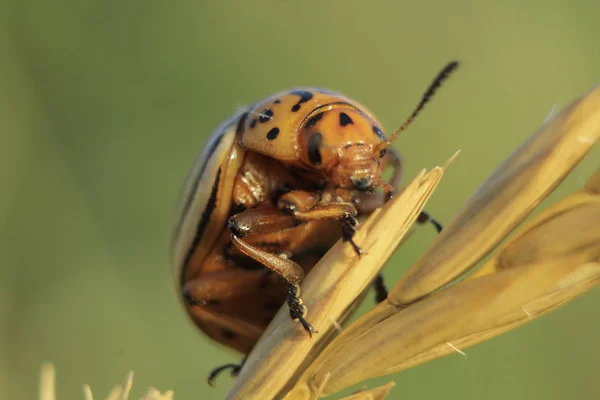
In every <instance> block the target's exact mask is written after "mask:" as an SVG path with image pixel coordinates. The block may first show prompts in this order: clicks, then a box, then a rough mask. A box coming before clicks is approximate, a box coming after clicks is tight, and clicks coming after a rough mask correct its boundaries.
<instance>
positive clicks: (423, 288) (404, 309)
mask: <svg viewBox="0 0 600 400" xmlns="http://www.w3.org/2000/svg"><path fill="white" fill-rule="evenodd" d="M599 140H600V86H598V87H596V88H594V89H593V90H592V91H590V92H589V93H588V94H587V95H585V96H584V97H583V98H581V99H580V100H577V101H576V102H574V103H573V104H572V105H571V106H569V107H568V108H566V109H565V110H563V111H562V112H561V113H559V114H557V115H555V116H553V118H552V119H551V120H550V121H548V122H546V123H545V125H544V126H542V128H541V129H540V130H539V131H538V132H536V133H535V134H533V135H532V136H531V137H530V138H529V139H528V140H527V141H526V142H525V143H523V144H522V145H521V146H520V147H519V148H518V149H517V150H516V151H515V152H514V153H513V154H512V155H511V156H510V157H509V158H508V159H507V160H506V161H505V162H504V163H503V164H502V165H500V166H499V167H498V168H497V170H496V171H495V172H494V173H493V174H492V175H491V176H490V177H489V178H488V179H487V180H486V181H485V182H484V183H483V184H482V185H481V186H480V187H479V188H478V189H477V191H476V192H475V193H474V194H473V196H472V197H471V199H470V200H469V201H468V202H467V203H466V204H465V205H464V207H463V208H462V210H461V211H460V212H459V213H458V215H457V216H456V217H455V218H454V220H453V221H452V222H451V223H450V225H449V226H448V227H447V228H446V229H445V230H444V231H443V232H442V233H441V234H440V235H439V236H438V237H437V239H436V240H435V242H434V243H433V244H432V246H431V247H430V248H429V249H428V251H427V252H426V253H425V254H424V255H423V256H422V257H421V258H420V259H419V260H418V261H417V262H416V263H415V264H414V265H413V266H412V267H411V268H410V269H409V271H408V272H407V273H406V274H405V275H404V276H403V277H402V278H401V279H400V281H399V282H397V283H396V285H395V286H394V287H393V288H392V290H391V291H390V294H389V296H388V299H387V300H385V301H384V302H382V303H380V304H379V305H377V306H376V307H375V308H373V309H372V310H371V311H369V312H368V313H367V314H365V315H363V316H362V317H361V318H359V319H358V320H357V321H356V322H354V323H353V324H351V325H350V326H348V327H346V328H343V329H342V331H341V333H340V332H339V327H340V324H341V323H343V322H344V320H345V319H346V317H347V316H348V315H349V314H350V313H351V312H352V311H353V310H354V308H355V307H356V306H357V305H358V304H359V302H360V300H361V299H362V298H363V296H364V294H365V293H366V291H367V290H368V288H369V286H370V283H371V282H372V280H373V279H374V277H375V276H376V274H377V272H378V271H379V270H380V269H381V268H382V266H383V265H384V264H385V262H386V261H387V259H388V258H389V257H390V255H391V254H392V252H393V251H394V250H395V249H396V247H397V246H398V245H399V243H400V242H401V241H402V239H403V238H404V237H405V236H406V234H407V232H408V230H409V229H410V227H411V226H412V225H413V223H414V222H415V219H416V217H417V216H418V214H419V212H420V211H421V210H422V208H423V206H424V205H425V203H426V201H427V199H428V198H429V197H430V196H431V194H432V193H433V191H434V190H435V187H436V186H437V184H438V182H439V181H440V179H441V178H442V175H443V173H444V171H445V170H446V168H447V167H448V165H449V163H450V162H448V163H446V165H444V166H442V167H437V168H434V169H432V170H431V171H429V172H425V171H423V172H421V173H420V174H419V175H418V176H417V177H416V178H415V179H413V181H412V182H410V183H409V184H408V186H407V187H406V188H405V189H404V190H403V191H402V193H400V194H399V195H398V196H397V198H396V199H394V200H393V201H391V202H389V203H388V204H386V206H384V207H383V208H382V209H380V210H377V211H376V212H375V213H374V214H373V215H371V216H370V217H369V218H368V219H367V220H366V221H365V223H364V224H363V225H362V226H361V228H360V231H359V232H358V236H357V238H356V240H357V242H358V243H360V244H361V247H362V248H363V250H365V251H366V253H367V254H366V255H365V256H363V257H362V258H360V259H359V258H357V257H356V256H355V255H354V253H353V251H352V249H351V248H350V246H345V245H344V244H343V243H338V244H336V245H335V246H334V247H333V248H332V249H331V250H330V251H329V252H328V253H327V254H326V255H325V257H324V258H323V259H322V260H321V261H320V262H319V263H318V264H317V266H316V267H315V268H314V269H313V271H312V272H311V273H310V274H309V275H308V276H307V277H306V280H305V282H304V283H303V285H302V289H303V296H302V297H303V299H304V302H305V303H306V304H307V306H308V309H309V310H310V321H311V322H312V323H313V324H314V325H315V328H316V329H318V330H319V334H318V335H314V336H313V338H312V339H310V338H308V337H307V336H306V334H305V332H304V331H303V330H302V329H300V328H299V327H298V325H297V324H292V323H290V322H289V315H288V313H287V309H286V308H285V307H284V308H283V309H282V310H280V312H279V313H278V314H277V316H276V317H275V319H274V320H273V322H272V323H271V324H270V326H269V327H268V328H267V330H266V332H265V333H264V334H263V336H262V337H261V339H260V341H259V342H258V344H257V345H256V347H255V349H254V350H253V351H252V353H251V354H250V355H249V357H248V359H247V361H246V363H245V365H244V367H243V369H242V371H241V374H240V376H239V377H238V379H237V380H236V382H235V384H234V386H233V388H232V389H231V390H230V392H229V394H228V395H227V399H230V400H234V399H235V400H238V399H239V400H242V399H243V400H247V399H261V400H263V399H285V400H309V399H317V398H320V397H322V396H326V395H329V394H332V393H336V392H338V391H340V390H342V389H344V388H347V387H348V386H350V385H354V384H356V383H358V382H361V381H363V380H365V379H369V378H372V377H376V376H383V375H388V374H391V373H394V372H398V371H401V370H403V369H406V368H409V367H412V366H415V365H418V364H421V363H424V362H427V361H429V360H432V359H435V358H438V357H441V356H444V355H447V354H452V353H455V352H457V351H458V352H461V351H462V350H463V349H465V348H467V347H469V346H472V345H474V344H476V343H480V342H482V341H484V340H486V339H489V338H491V337H494V336H496V335H499V334H501V333H503V332H506V331H508V330H510V329H512V328H515V327H517V326H519V325H521V324H523V323H525V322H528V321H531V320H532V319H534V318H537V317H538V316H540V315H542V314H544V313H546V312H548V311H551V310H553V309H555V308H556V307H558V306H560V305H561V304H563V303H565V302H567V301H568V300H571V299H572V298H574V297H576V296H578V295H580V294H582V293H583V292H585V291H587V290H589V289H590V288H592V287H593V286H595V285H596V284H597V283H598V281H599V278H600V170H598V171H597V172H596V173H595V174H594V175H593V176H592V177H590V178H589V179H588V181H587V183H586V185H585V187H584V188H583V189H582V190H581V191H578V192H576V193H573V194H571V195H570V196H568V197H566V198H565V199H563V200H561V201H559V202H558V203H556V204H554V205H552V206H550V207H549V208H547V209H546V210H544V211H542V212H540V213H539V214H538V215H536V216H535V217H534V218H533V219H531V220H530V221H529V222H527V223H526V224H524V225H523V226H521V227H520V228H519V229H518V230H517V231H516V232H515V229H516V228H517V226H518V225H519V224H521V223H522V222H523V220H524V219H525V218H526V217H527V216H528V215H529V214H530V213H531V212H532V211H533V210H534V208H535V207H536V206H537V205H538V204H539V203H540V202H541V201H542V200H543V199H544V198H546V197H547V196H548V194H550V193H551V192H552V190H553V189H554V188H555V187H556V186H557V185H558V184H559V183H560V182H561V181H562V180H563V179H564V178H565V176H566V175H567V174H568V173H569V172H570V171H571V170H572V169H573V168H574V167H575V166H576V165H577V164H578V163H579V161H580V160H581V159H582V158H583V157H584V156H585V155H586V154H587V153H588V152H589V151H590V150H591V149H592V147H593V146H594V145H595V144H596V143H597V142H598V141H599ZM565 232H568V234H565ZM509 234H510V235H511V238H510V239H509V240H505V239H506V238H507V236H508V235H509ZM502 241H504V243H502V244H500V243H501V242H502ZM490 254H491V256H490V257H489V259H488V261H487V262H485V263H484V264H483V265H482V266H481V267H480V268H479V269H477V270H476V271H475V272H473V273H471V274H470V275H469V276H468V277H465V274H466V273H468V272H471V271H472V270H473V268H474V267H475V266H476V265H478V264H480V262H481V260H482V259H483V257H485V256H487V255H490ZM457 278H460V279H457ZM48 368H49V367H46V368H45V369H44V372H43V377H44V376H45V379H44V378H43V379H42V386H43V388H45V389H42V392H41V397H40V398H41V399H43V400H53V399H54V395H53V392H54V389H53V382H54V376H53V375H54V372H53V369H48ZM131 378H132V376H131V375H130V376H129V377H128V380H127V381H126V383H125V384H123V385H120V386H118V387H117V388H115V391H114V393H111V396H113V397H109V399H126V397H127V392H128V391H129V388H130V387H131ZM392 387H393V383H389V384H387V385H384V386H381V387H378V388H374V389H370V390H364V391H361V392H359V393H355V394H353V395H351V396H349V397H346V400H359V399H360V400H368V399H371V400H379V399H384V398H385V397H386V396H387V394H388V393H389V391H390V390H391V389H392ZM149 393H150V392H149ZM148 396H149V397H147V399H161V398H162V399H168V398H170V396H172V394H171V393H170V392H169V393H167V394H166V395H164V397H160V394H159V393H158V392H152V393H150V394H149V395H148ZM86 398H87V399H91V398H92V397H91V391H89V388H87V389H86Z"/></svg>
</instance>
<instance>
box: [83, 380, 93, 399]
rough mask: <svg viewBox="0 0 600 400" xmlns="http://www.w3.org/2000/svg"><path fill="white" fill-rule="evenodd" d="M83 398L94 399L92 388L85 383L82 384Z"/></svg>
mask: <svg viewBox="0 0 600 400" xmlns="http://www.w3.org/2000/svg"><path fill="white" fill-rule="evenodd" d="M83 398H84V399H85V400H94V395H93V394H92V388H91V387H90V385H88V384H87V383H86V384H84V385H83Z"/></svg>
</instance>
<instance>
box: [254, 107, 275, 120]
mask: <svg viewBox="0 0 600 400" xmlns="http://www.w3.org/2000/svg"><path fill="white" fill-rule="evenodd" d="M271 118H273V110H271V109H270V108H266V109H264V110H263V111H262V112H261V113H260V117H258V120H259V121H260V123H261V124H264V123H265V122H267V121H269V120H270V119H271Z"/></svg>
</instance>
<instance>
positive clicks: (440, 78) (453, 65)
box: [381, 61, 458, 148]
mask: <svg viewBox="0 0 600 400" xmlns="http://www.w3.org/2000/svg"><path fill="white" fill-rule="evenodd" d="M457 68H458V61H452V62H450V63H448V64H447V65H446V66H445V67H444V68H443V69H442V70H441V71H440V72H439V73H438V74H437V76H436V77H435V79H434V80H433V82H431V85H429V88H428V89H427V91H426V92H425V94H423V97H422V98H421V101H420V102H419V104H418V105H417V107H416V108H415V109H414V111H413V112H412V114H410V117H408V119H407V120H406V121H405V122H404V123H403V124H402V126H401V127H400V128H398V129H396V130H395V131H394V133H392V134H391V135H390V137H389V139H388V140H386V141H385V142H383V143H382V146H381V147H382V148H387V147H389V146H390V145H391V144H392V142H393V141H394V139H396V136H398V134H400V132H402V131H403V130H405V129H406V128H407V127H408V126H409V125H410V123H411V122H413V120H414V119H415V117H416V116H417V115H419V113H420V112H421V110H422V109H423V108H424V107H425V104H427V103H428V102H429V100H431V98H432V97H433V95H434V94H435V92H436V91H437V90H438V89H439V87H440V86H442V82H444V81H445V80H446V79H447V78H448V77H449V76H450V74H451V73H452V72H454V70H456V69H457Z"/></svg>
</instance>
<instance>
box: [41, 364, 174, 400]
mask: <svg viewBox="0 0 600 400" xmlns="http://www.w3.org/2000/svg"><path fill="white" fill-rule="evenodd" d="M55 376H56V373H55V369H54V365H52V364H50V363H44V364H43V365H42V372H41V375H40V400H55V399H56V391H55ZM132 386H133V372H129V373H128V374H127V377H126V378H125V380H124V381H123V383H122V384H120V385H115V387H114V388H113V389H112V390H111V391H110V393H109V395H108V396H107V397H106V400H127V399H128V398H129V393H130V392H131V387H132ZM83 398H84V399H85V400H93V398H94V397H93V395H92V389H91V388H90V386H89V385H87V384H84V385H83ZM140 400H173V392H172V391H167V392H165V393H164V394H162V393H161V392H159V391H158V390H156V389H154V388H150V389H148V391H147V392H146V394H145V395H144V396H142V397H141V398H140Z"/></svg>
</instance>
